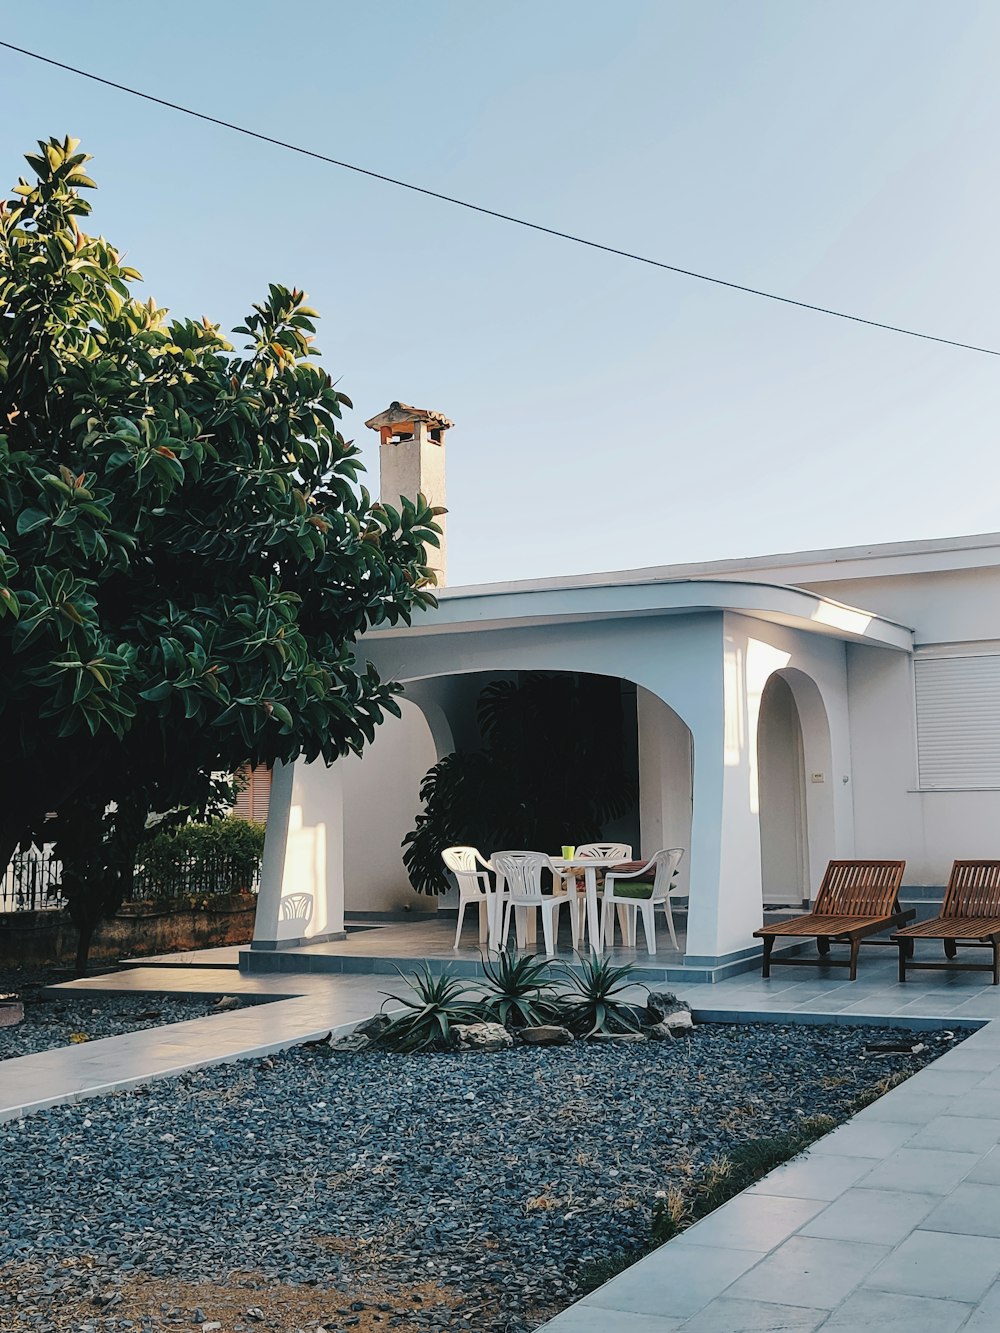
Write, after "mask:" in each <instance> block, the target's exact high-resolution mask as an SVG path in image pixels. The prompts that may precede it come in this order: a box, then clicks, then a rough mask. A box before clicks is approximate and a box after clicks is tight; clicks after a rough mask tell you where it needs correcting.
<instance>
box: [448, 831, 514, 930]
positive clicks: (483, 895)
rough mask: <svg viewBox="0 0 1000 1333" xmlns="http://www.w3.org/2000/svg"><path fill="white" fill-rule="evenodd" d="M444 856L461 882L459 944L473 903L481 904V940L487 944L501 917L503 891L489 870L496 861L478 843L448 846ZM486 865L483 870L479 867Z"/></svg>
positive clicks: (459, 887) (459, 889)
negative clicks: (488, 857) (493, 879)
mask: <svg viewBox="0 0 1000 1333" xmlns="http://www.w3.org/2000/svg"><path fill="white" fill-rule="evenodd" d="M441 860H442V861H443V862H444V863H445V865H446V866H447V868H448V869H449V870H450V871H451V873H452V874H453V875H454V876H455V880H456V882H457V884H458V925H457V926H456V927H455V948H456V949H457V948H458V944H459V940H460V939H461V938H462V922H463V921H464V920H465V909H466V908H467V907H468V905H469V903H475V904H476V906H477V907H478V908H479V943H480V944H485V943H486V939H487V933H488V934H489V935H495V934H496V924H495V919H496V920H498V919H499V916H498V914H499V911H500V903H501V900H502V899H503V897H504V896H505V895H504V894H503V893H501V892H499V890H500V885H499V884H497V890H498V892H497V893H496V894H494V891H493V885H492V884H491V883H490V877H489V873H488V872H489V871H490V870H492V869H493V866H492V864H491V863H490V862H489V861H487V860H485V859H484V858H483V857H482V856H481V855H480V853H479V852H478V851H477V849H476V848H475V847H446V848H445V849H444V851H443V852H442V853H441ZM479 866H482V867H483V868H482V870H480V869H478V867H479Z"/></svg>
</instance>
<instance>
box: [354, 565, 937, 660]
mask: <svg viewBox="0 0 1000 1333" xmlns="http://www.w3.org/2000/svg"><path fill="white" fill-rule="evenodd" d="M713 612H714V613H720V612H731V613H733V614H737V615H743V616H749V617H751V618H754V619H758V620H763V621H768V622H770V623H772V624H778V625H785V626H787V627H789V628H792V629H797V630H802V631H806V632H808V633H812V634H821V635H826V636H829V637H833V638H837V639H841V640H845V641H849V642H853V643H867V644H871V645H873V646H875V647H880V648H890V649H894V650H896V651H898V652H910V651H912V648H913V631H912V629H909V628H908V627H907V626H905V625H898V624H896V623H895V622H893V621H891V620H886V619H884V618H883V617H881V616H877V615H875V614H873V613H872V612H870V611H865V610H862V609H861V608H859V607H854V606H847V605H845V604H844V603H842V602H837V601H834V600H832V599H831V598H827V597H823V596H821V595H819V594H817V593H815V592H810V591H808V590H806V589H803V588H796V587H791V586H785V585H782V584H774V583H757V582H753V581H750V580H742V579H740V580H736V579H734V580H717V579H667V580H664V579H660V580H651V581H642V580H635V581H631V582H615V583H608V582H601V583H577V584H575V585H573V586H558V587H551V586H547V585H546V584H539V585H537V586H532V585H530V584H521V585H512V584H506V585H505V584H496V585H487V586H485V587H479V588H449V589H444V590H442V595H441V597H440V600H439V604H438V606H437V607H436V608H434V609H432V610H429V611H425V612H421V613H418V615H416V616H415V617H414V620H413V624H412V625H410V626H404V625H401V626H394V627H391V628H390V627H383V628H378V629H374V630H369V631H368V633H367V634H366V635H365V637H366V638H368V639H383V638H399V637H404V636H407V637H410V636H420V635H429V634H461V633H474V632H481V631H483V630H495V629H505V628H514V627H521V628H523V627H530V626H541V625H547V626H551V625H557V624H570V623H573V622H579V621H594V620H615V619H626V618H629V619H631V618H635V617H658V616H677V615H692V614H695V615H697V614H706V613H713Z"/></svg>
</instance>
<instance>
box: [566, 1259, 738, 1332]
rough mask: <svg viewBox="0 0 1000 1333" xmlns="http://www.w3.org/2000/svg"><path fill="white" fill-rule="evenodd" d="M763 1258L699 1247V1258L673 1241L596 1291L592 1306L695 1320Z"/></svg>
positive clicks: (589, 1300) (590, 1299) (607, 1327)
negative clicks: (693, 1316) (731, 1284)
mask: <svg viewBox="0 0 1000 1333" xmlns="http://www.w3.org/2000/svg"><path fill="white" fill-rule="evenodd" d="M761 1257H762V1255H761V1254H760V1253H759V1252H755V1251H753V1250H722V1249H716V1248H714V1247H713V1246H708V1245H705V1246H700V1247H699V1248H698V1253H697V1256H696V1259H695V1258H693V1257H692V1249H691V1247H690V1246H688V1245H674V1244H672V1243H668V1244H667V1245H664V1246H662V1247H661V1248H660V1249H659V1250H656V1251H654V1253H653V1254H650V1255H647V1256H646V1258H645V1259H640V1260H639V1262H638V1263H637V1264H634V1265H633V1266H632V1267H631V1268H629V1269H627V1270H626V1271H625V1272H624V1273H620V1274H619V1275H618V1277H615V1278H612V1279H611V1281H610V1282H608V1283H606V1284H605V1285H604V1286H603V1287H601V1288H600V1289H599V1290H597V1291H595V1292H593V1293H592V1294H591V1295H590V1296H588V1297H587V1304H588V1305H593V1306H600V1307H601V1308H602V1309H604V1310H614V1311H616V1312H617V1311H619V1310H625V1311H627V1312H630V1313H633V1314H651V1315H674V1316H685V1317H688V1318H689V1317H690V1316H691V1315H694V1314H697V1313H698V1311H699V1310H701V1309H703V1308H704V1307H705V1306H706V1305H707V1304H708V1303H709V1301H713V1300H715V1298H716V1296H721V1295H722V1293H723V1292H724V1291H725V1290H726V1288H727V1287H728V1286H729V1285H730V1283H732V1282H734V1281H735V1280H736V1279H737V1278H738V1277H739V1276H740V1274H741V1273H745V1272H746V1270H747V1269H748V1268H750V1267H752V1266H753V1265H754V1264H755V1263H756V1262H757V1260H758V1259H760V1258H761ZM616 1317H617V1315H616ZM612 1328H617V1325H616V1324H614V1323H613V1322H612V1321H611V1320H610V1319H609V1320H608V1321H607V1323H606V1325H605V1330H606V1333H607V1330H610V1329H612Z"/></svg>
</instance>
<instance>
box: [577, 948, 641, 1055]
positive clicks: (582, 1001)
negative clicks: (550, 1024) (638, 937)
mask: <svg viewBox="0 0 1000 1333" xmlns="http://www.w3.org/2000/svg"><path fill="white" fill-rule="evenodd" d="M634 971H635V967H634V965H633V964H632V963H624V964H621V965H618V966H612V964H611V963H610V962H609V961H608V959H606V958H596V957H594V956H593V955H591V956H589V957H585V958H583V959H582V960H581V962H580V965H579V968H578V969H577V968H566V969H565V976H566V980H567V981H568V983H569V993H568V995H567V996H566V998H565V1000H564V1003H563V1007H562V1013H563V1022H564V1023H565V1024H566V1026H567V1027H568V1028H570V1029H571V1031H573V1032H575V1033H576V1034H577V1035H578V1036H581V1037H592V1036H594V1034H595V1033H597V1032H602V1033H621V1032H638V1031H640V1029H641V1023H640V1021H639V1018H638V1016H637V1015H636V1013H635V1012H634V1006H633V1005H631V1004H629V1003H627V1002H626V1001H624V1000H621V999H616V998H615V997H616V996H617V995H619V994H620V992H621V991H623V990H624V989H625V987H626V986H629V985H635V983H634V982H633V981H631V980H630V977H631V974H632V973H633V972H634Z"/></svg>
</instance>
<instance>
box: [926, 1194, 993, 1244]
mask: <svg viewBox="0 0 1000 1333" xmlns="http://www.w3.org/2000/svg"><path fill="white" fill-rule="evenodd" d="M920 1226H921V1230H923V1231H953V1232H958V1233H961V1234H962V1235H963V1236H996V1237H1000V1185H983V1184H977V1183H972V1184H969V1183H968V1182H963V1183H962V1184H961V1185H959V1186H958V1187H957V1188H956V1189H953V1190H952V1192H951V1193H950V1194H949V1195H948V1197H947V1198H945V1199H942V1200H941V1202H940V1203H939V1204H938V1205H937V1207H936V1208H935V1209H934V1210H933V1211H932V1212H930V1213H928V1215H927V1217H925V1218H924V1220H923V1222H921V1224H920Z"/></svg>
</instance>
